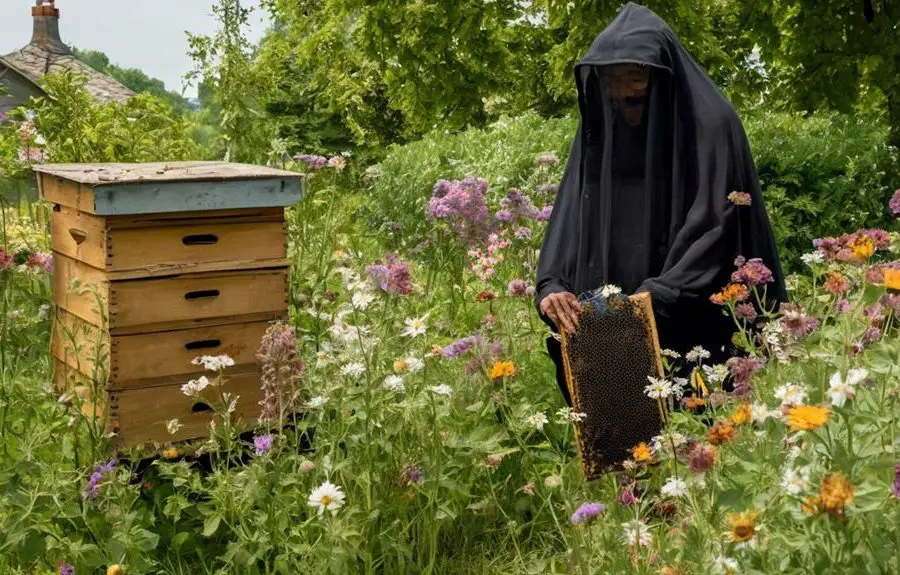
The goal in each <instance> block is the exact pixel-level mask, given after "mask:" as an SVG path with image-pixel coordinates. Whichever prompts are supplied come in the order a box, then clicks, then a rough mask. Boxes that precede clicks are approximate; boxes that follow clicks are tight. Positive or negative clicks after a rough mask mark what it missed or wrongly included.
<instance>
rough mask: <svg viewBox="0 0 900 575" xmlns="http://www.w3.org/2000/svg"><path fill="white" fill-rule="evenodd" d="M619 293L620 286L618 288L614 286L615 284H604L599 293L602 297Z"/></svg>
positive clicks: (620, 291)
mask: <svg viewBox="0 0 900 575" xmlns="http://www.w3.org/2000/svg"><path fill="white" fill-rule="evenodd" d="M620 293H622V288H620V287H619V286H615V285H605V286H603V288H602V289H601V290H600V295H602V296H603V297H610V296H614V295H619V294H620Z"/></svg>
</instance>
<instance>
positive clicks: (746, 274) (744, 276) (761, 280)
mask: <svg viewBox="0 0 900 575" xmlns="http://www.w3.org/2000/svg"><path fill="white" fill-rule="evenodd" d="M731 281H733V282H739V283H743V284H747V285H751V286H756V285H764V284H767V283H770V282H772V281H774V279H773V277H772V271H771V270H770V269H769V268H767V267H766V265H765V264H764V263H763V262H762V260H761V259H759V258H754V259H752V260H749V261H748V262H746V263H744V264H743V265H742V266H741V267H740V269H738V270H737V271H736V272H734V273H733V274H731Z"/></svg>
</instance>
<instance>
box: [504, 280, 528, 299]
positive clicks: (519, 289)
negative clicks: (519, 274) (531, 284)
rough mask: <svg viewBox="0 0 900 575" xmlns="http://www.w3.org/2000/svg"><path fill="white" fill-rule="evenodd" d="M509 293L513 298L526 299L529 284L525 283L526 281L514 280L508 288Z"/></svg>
mask: <svg viewBox="0 0 900 575" xmlns="http://www.w3.org/2000/svg"><path fill="white" fill-rule="evenodd" d="M507 293H508V294H509V295H511V296H513V297H526V296H527V295H528V284H526V283H525V280H512V281H510V282H509V286H508V287H507Z"/></svg>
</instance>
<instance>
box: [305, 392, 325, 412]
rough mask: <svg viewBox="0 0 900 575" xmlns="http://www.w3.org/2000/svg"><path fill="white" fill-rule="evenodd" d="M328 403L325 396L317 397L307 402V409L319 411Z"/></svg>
mask: <svg viewBox="0 0 900 575" xmlns="http://www.w3.org/2000/svg"><path fill="white" fill-rule="evenodd" d="M326 403H328V398H327V397H325V396H324V395H317V396H315V397H313V398H312V399H310V400H309V401H307V402H306V407H308V408H310V409H318V408H320V407H322V406H324V405H325V404H326Z"/></svg>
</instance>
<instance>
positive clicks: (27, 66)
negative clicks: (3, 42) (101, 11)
mask: <svg viewBox="0 0 900 575" xmlns="http://www.w3.org/2000/svg"><path fill="white" fill-rule="evenodd" d="M0 63H3V64H5V65H6V66H7V67H9V68H11V69H12V70H14V71H16V72H18V73H19V74H21V75H22V76H24V77H25V78H27V79H28V80H30V81H31V82H33V83H34V84H38V85H39V84H40V80H41V78H43V77H44V75H45V74H53V73H59V72H63V71H65V70H71V71H72V72H75V73H77V74H80V75H82V76H84V77H85V79H86V80H87V82H86V83H85V86H84V88H85V90H87V92H88V93H89V94H90V95H91V96H93V97H94V99H96V100H98V101H100V102H112V101H122V100H127V99H128V98H130V97H131V96H134V92H133V91H132V90H130V89H129V88H127V87H126V86H124V85H123V84H122V83H120V82H119V81H118V80H116V79H114V78H111V77H109V76H107V75H106V74H101V73H100V72H98V71H96V70H94V69H93V68H91V67H90V66H88V65H87V64H85V63H84V62H82V61H81V60H79V59H78V58H76V57H75V56H73V55H72V54H57V53H55V52H51V51H49V50H46V49H44V48H42V47H41V46H37V45H35V44H29V45H27V46H25V47H24V48H22V49H21V50H19V51H17V52H13V53H12V54H7V55H6V56H3V57H2V58H0Z"/></svg>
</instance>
